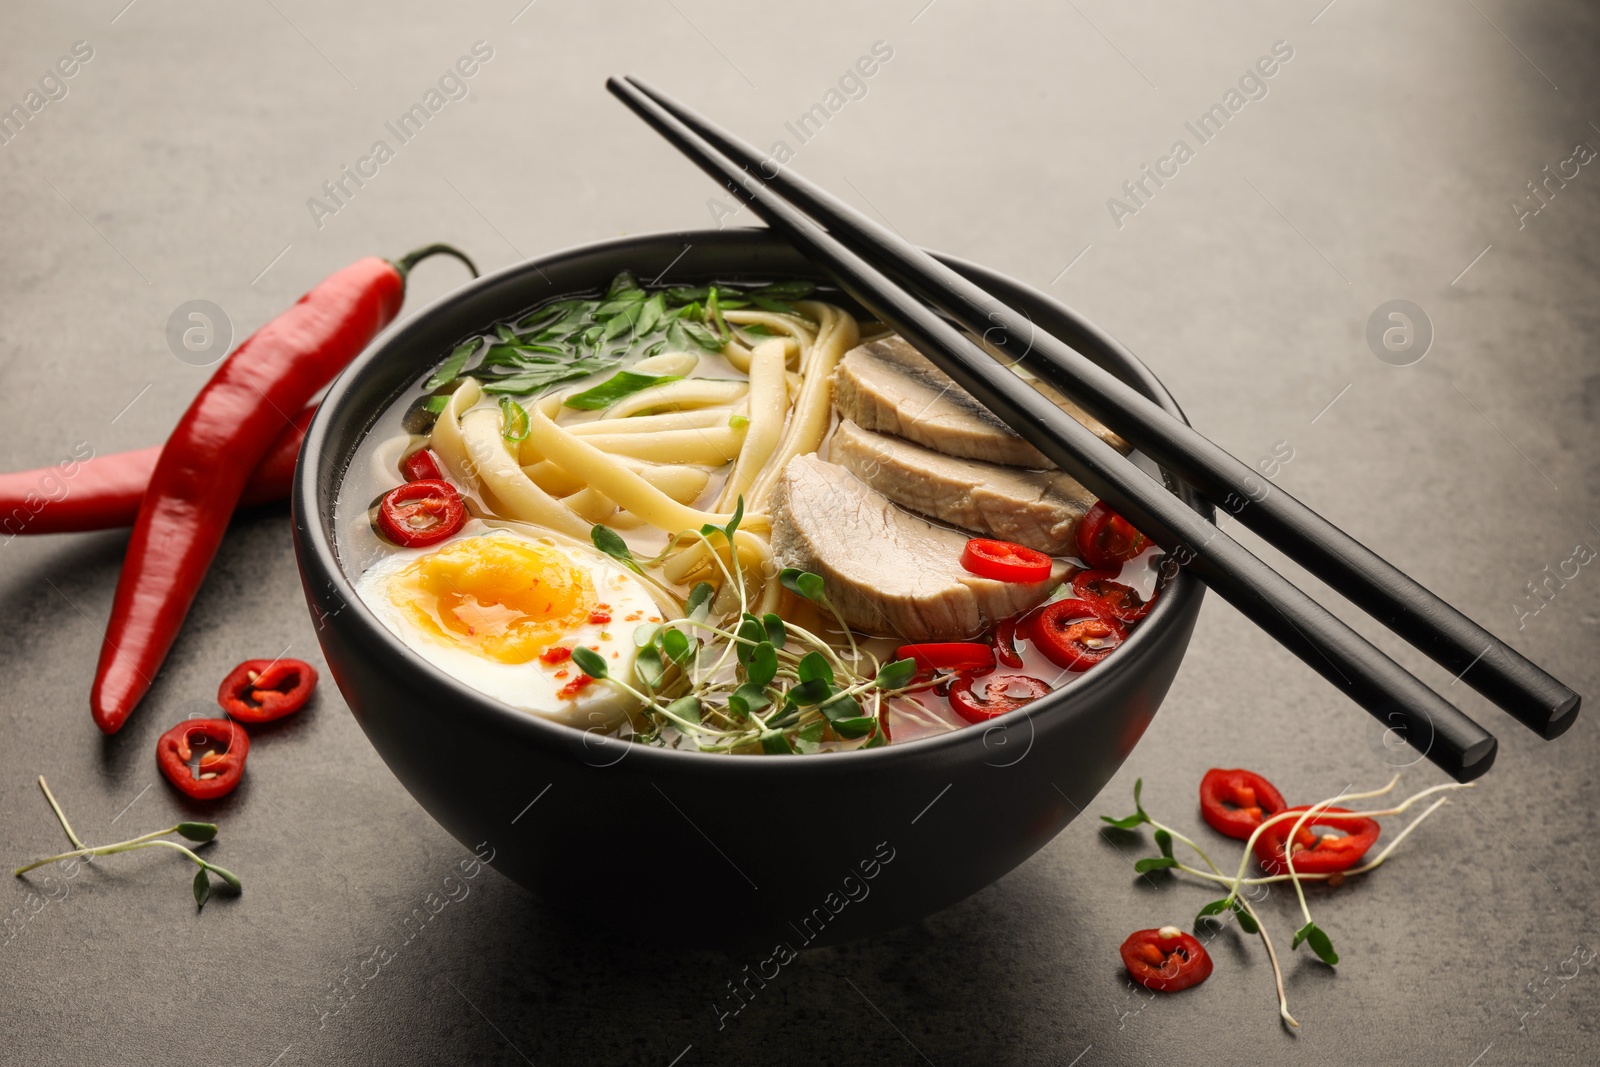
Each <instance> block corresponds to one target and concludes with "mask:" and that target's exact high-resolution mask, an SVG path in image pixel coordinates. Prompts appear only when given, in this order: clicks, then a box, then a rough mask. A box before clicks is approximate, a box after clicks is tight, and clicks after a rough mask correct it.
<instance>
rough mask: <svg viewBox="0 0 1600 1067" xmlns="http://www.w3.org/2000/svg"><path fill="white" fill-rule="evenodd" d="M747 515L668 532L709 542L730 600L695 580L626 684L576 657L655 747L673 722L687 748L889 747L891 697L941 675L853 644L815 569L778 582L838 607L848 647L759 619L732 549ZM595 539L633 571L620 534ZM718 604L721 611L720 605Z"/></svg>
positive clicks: (652, 633)
mask: <svg viewBox="0 0 1600 1067" xmlns="http://www.w3.org/2000/svg"><path fill="white" fill-rule="evenodd" d="M743 517H744V500H743V498H742V497H741V498H740V499H739V500H738V501H737V503H736V506H735V508H734V511H733V516H732V518H731V520H730V521H729V522H728V524H727V525H726V526H720V527H719V526H713V525H709V524H708V525H706V526H704V527H702V528H701V529H700V530H686V531H684V532H683V533H681V534H679V535H678V537H676V538H674V539H673V544H681V543H686V542H687V543H691V544H692V543H694V542H700V543H701V544H703V546H704V548H705V549H707V550H708V554H709V557H710V559H711V561H712V564H713V566H714V567H715V568H716V569H717V570H718V571H719V572H720V576H721V579H722V582H721V588H722V589H723V590H724V592H725V593H726V594H727V599H726V600H723V599H722V598H720V597H719V596H718V593H717V588H716V587H715V586H713V585H712V584H711V583H710V582H700V583H698V584H697V585H695V586H694V587H693V589H691V590H690V592H689V595H688V597H687V599H686V600H685V602H684V605H683V616H682V617H681V618H676V619H669V620H667V621H665V622H663V623H661V624H660V625H653V626H644V627H640V628H639V629H638V630H636V631H635V633H634V644H635V647H636V649H637V651H636V654H635V659H634V669H633V672H632V674H633V677H632V679H631V681H630V680H629V679H627V678H621V677H618V676H617V675H616V674H613V673H612V671H611V668H610V665H609V664H607V663H606V661H605V660H604V659H603V658H602V657H600V656H599V655H597V654H595V653H593V652H592V651H590V650H588V649H584V648H581V647H580V648H575V649H573V652H572V660H573V663H575V664H576V665H577V667H578V669H579V670H581V671H583V672H584V673H585V674H587V675H589V676H590V677H591V678H595V679H598V680H601V681H604V682H605V683H607V684H608V685H612V686H614V687H616V688H618V689H621V690H623V691H625V692H627V693H629V694H631V695H632V696H633V697H634V698H636V699H637V700H638V701H639V703H640V705H641V707H642V708H643V716H644V719H645V720H646V722H647V726H646V728H645V729H643V730H641V731H639V732H637V733H635V735H634V739H635V740H638V741H646V742H659V741H661V740H662V732H663V730H665V729H667V728H669V727H670V728H671V729H672V730H674V731H676V733H677V734H678V737H677V738H674V739H670V740H669V742H668V743H675V744H676V743H687V744H692V745H693V746H694V747H696V748H698V749H700V750H702V751H706V752H729V751H735V750H742V751H754V750H756V749H758V748H759V749H760V750H762V751H765V752H769V753H776V754H794V753H807V752H816V751H820V750H821V749H822V747H823V746H824V744H825V743H830V742H832V743H836V744H839V745H845V744H848V743H850V742H858V744H854V745H849V747H860V748H875V747H877V746H879V745H882V744H886V743H887V741H888V737H887V735H886V733H885V731H884V727H883V719H882V716H883V708H884V703H883V702H884V700H885V699H888V698H893V697H898V696H903V695H905V694H907V693H911V692H914V691H918V690H922V689H926V688H929V687H931V686H933V685H936V684H938V682H939V681H941V680H942V679H939V678H933V679H927V678H922V679H919V678H918V677H917V671H916V664H915V663H914V662H913V661H912V660H909V659H907V660H898V661H895V662H892V663H883V662H881V661H880V660H879V659H878V658H877V657H876V656H874V655H873V654H872V653H870V652H868V651H867V650H865V649H863V648H861V647H860V646H859V645H857V644H856V642H855V639H854V636H853V635H852V634H851V633H850V628H849V627H848V626H847V625H845V623H844V619H843V618H842V617H841V616H840V614H839V612H838V610H837V609H836V608H834V606H833V605H832V603H830V602H829V600H828V598H827V595H826V592H825V589H824V586H823V581H822V579H821V578H820V577H819V576H817V575H815V574H811V573H809V572H802V571H794V570H786V571H784V572H783V574H782V575H781V577H780V580H781V581H782V583H783V585H784V587H785V588H787V589H789V590H790V591H792V592H794V593H795V594H796V595H797V596H801V597H803V598H804V599H806V600H809V601H812V602H814V603H816V604H817V605H818V606H819V607H820V608H823V609H825V610H827V611H830V612H831V613H832V615H833V617H834V618H835V619H836V620H837V621H838V623H839V626H840V627H841V629H842V631H843V633H844V634H845V639H846V641H847V642H848V644H849V651H848V653H842V652H841V650H840V649H838V648H835V647H834V645H833V644H832V643H831V642H829V641H828V640H826V639H825V638H824V637H822V636H819V635H818V634H815V633H812V632H811V631H810V630H808V629H806V628H805V627H803V626H800V625H799V624H797V623H794V622H788V621H785V620H784V619H782V618H780V617H779V616H778V615H776V614H775V613H772V612H767V613H766V614H764V615H759V616H758V615H756V614H755V613H754V612H753V611H752V610H751V604H750V599H749V594H748V593H747V591H746V585H745V574H744V571H743V569H742V566H741V564H740V560H739V553H738V551H737V550H736V544H737V537H738V533H739V525H740V523H741V522H742V521H743ZM590 536H591V539H592V540H593V541H594V543H595V545H596V547H598V548H599V549H600V550H601V551H602V552H605V553H606V554H607V555H610V556H612V557H613V558H615V559H617V560H619V561H620V562H622V563H623V564H624V565H627V566H632V567H637V566H638V564H637V562H636V561H635V560H634V559H633V556H632V554H631V553H630V552H629V551H628V549H627V546H626V545H625V544H624V543H623V541H622V538H621V537H620V536H619V535H618V534H616V533H615V532H614V531H612V530H610V529H608V528H607V527H604V526H596V527H594V529H593V530H592V531H591V533H590ZM735 597H736V603H735V602H734V598H735ZM719 604H726V609H723V610H719V607H718V605H719Z"/></svg>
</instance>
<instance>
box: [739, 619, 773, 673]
mask: <svg viewBox="0 0 1600 1067" xmlns="http://www.w3.org/2000/svg"><path fill="white" fill-rule="evenodd" d="M737 634H738V637H739V640H738V643H737V644H735V645H734V654H735V655H736V656H738V657H739V662H740V663H745V664H748V663H749V662H750V657H751V656H753V655H754V654H755V650H756V646H757V645H760V644H761V643H763V642H764V641H766V639H767V628H766V627H765V626H763V625H761V620H760V619H758V618H756V617H755V616H754V615H748V614H747V615H745V617H744V618H743V619H741V620H739V629H738V631H737Z"/></svg>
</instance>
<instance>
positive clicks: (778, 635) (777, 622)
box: [761, 611, 789, 648]
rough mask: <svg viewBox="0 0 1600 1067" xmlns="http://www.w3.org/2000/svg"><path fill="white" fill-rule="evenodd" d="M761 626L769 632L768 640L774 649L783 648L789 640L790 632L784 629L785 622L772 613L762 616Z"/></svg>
mask: <svg viewBox="0 0 1600 1067" xmlns="http://www.w3.org/2000/svg"><path fill="white" fill-rule="evenodd" d="M761 626H762V628H763V629H765V630H766V631H767V640H768V641H771V642H772V647H773V648H782V647H783V643H784V642H785V641H787V640H788V639H789V631H788V630H787V629H785V628H784V625H783V620H782V619H780V618H779V617H778V616H776V615H774V614H773V613H772V612H770V611H769V612H767V613H766V614H765V615H763V616H761Z"/></svg>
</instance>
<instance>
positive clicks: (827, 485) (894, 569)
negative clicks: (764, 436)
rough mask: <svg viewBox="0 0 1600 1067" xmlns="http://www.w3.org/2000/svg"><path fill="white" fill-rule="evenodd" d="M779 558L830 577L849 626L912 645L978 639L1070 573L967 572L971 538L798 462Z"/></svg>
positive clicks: (778, 531) (832, 472)
mask: <svg viewBox="0 0 1600 1067" xmlns="http://www.w3.org/2000/svg"><path fill="white" fill-rule="evenodd" d="M768 513H769V514H770V515H771V517H772V553H773V557H774V558H775V560H776V561H777V564H778V566H780V567H796V568H798V569H800V570H803V571H811V572H812V573H813V574H817V575H820V576H821V577H822V581H823V585H824V587H825V588H826V590H827V594H828V599H829V600H830V601H832V602H833V605H834V606H835V607H836V608H838V609H839V614H841V615H843V616H844V619H845V622H847V623H849V625H850V627H851V628H852V629H855V630H859V631H861V632H863V633H868V634H881V635H884V636H890V637H898V638H900V639H901V640H904V641H932V640H958V639H962V638H971V637H976V636H977V635H978V634H980V633H982V632H983V631H984V630H985V629H986V628H987V627H989V626H991V625H992V624H994V623H995V622H996V621H998V620H1000V619H1005V618H1009V617H1010V616H1012V615H1016V614H1019V613H1021V612H1024V611H1027V610H1028V609H1029V608H1032V607H1035V606H1037V605H1038V604H1040V603H1042V602H1043V601H1044V599H1045V597H1047V596H1048V595H1049V594H1050V590H1051V589H1053V588H1055V586H1056V584H1057V583H1058V582H1059V581H1060V580H1061V579H1062V578H1063V577H1065V575H1066V573H1067V570H1068V567H1067V565H1066V564H1064V563H1058V564H1056V567H1055V570H1054V573H1053V574H1052V577H1051V580H1050V581H1045V582H1030V583H1017V582H996V581H991V580H990V579H987V578H979V577H978V576H977V575H974V574H969V573H968V572H967V571H966V570H964V569H963V568H962V566H961V550H962V548H964V547H965V546H966V543H967V539H966V537H964V536H963V535H961V534H959V533H957V532H956V531H954V530H950V529H946V528H945V527H942V526H934V525H933V524H931V523H929V522H927V521H926V520H924V519H920V518H918V517H917V516H915V515H911V514H909V513H907V512H904V511H901V510H900V509H899V508H898V507H896V506H895V505H894V504H893V502H891V501H890V500H889V499H888V498H887V497H885V496H884V495H883V494H882V493H879V492H877V491H876V490H874V489H872V488H870V487H869V486H868V485H866V483H864V482H862V481H861V479H859V478H857V477H856V476H855V475H854V474H851V473H850V472H849V471H847V470H845V469H844V468H843V467H840V466H837V465H836V464H833V463H828V462H825V461H823V460H821V459H818V458H817V457H816V456H815V455H805V456H796V457H795V458H794V459H792V460H790V461H789V463H788V466H786V467H784V469H783V474H782V475H781V476H780V477H779V479H778V484H777V487H776V488H775V489H774V490H773V494H772V501H771V506H770V508H769V512H768Z"/></svg>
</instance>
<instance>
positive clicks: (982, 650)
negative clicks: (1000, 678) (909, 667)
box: [894, 641, 994, 672]
mask: <svg viewBox="0 0 1600 1067" xmlns="http://www.w3.org/2000/svg"><path fill="white" fill-rule="evenodd" d="M894 658H895V659H911V660H916V662H917V670H918V671H919V672H929V671H981V670H987V669H989V668H992V667H993V666H994V646H993V645H985V644H980V643H979V642H977V641H932V642H927V643H924V644H920V645H901V646H900V648H899V650H898V651H896V652H895V654H894Z"/></svg>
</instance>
